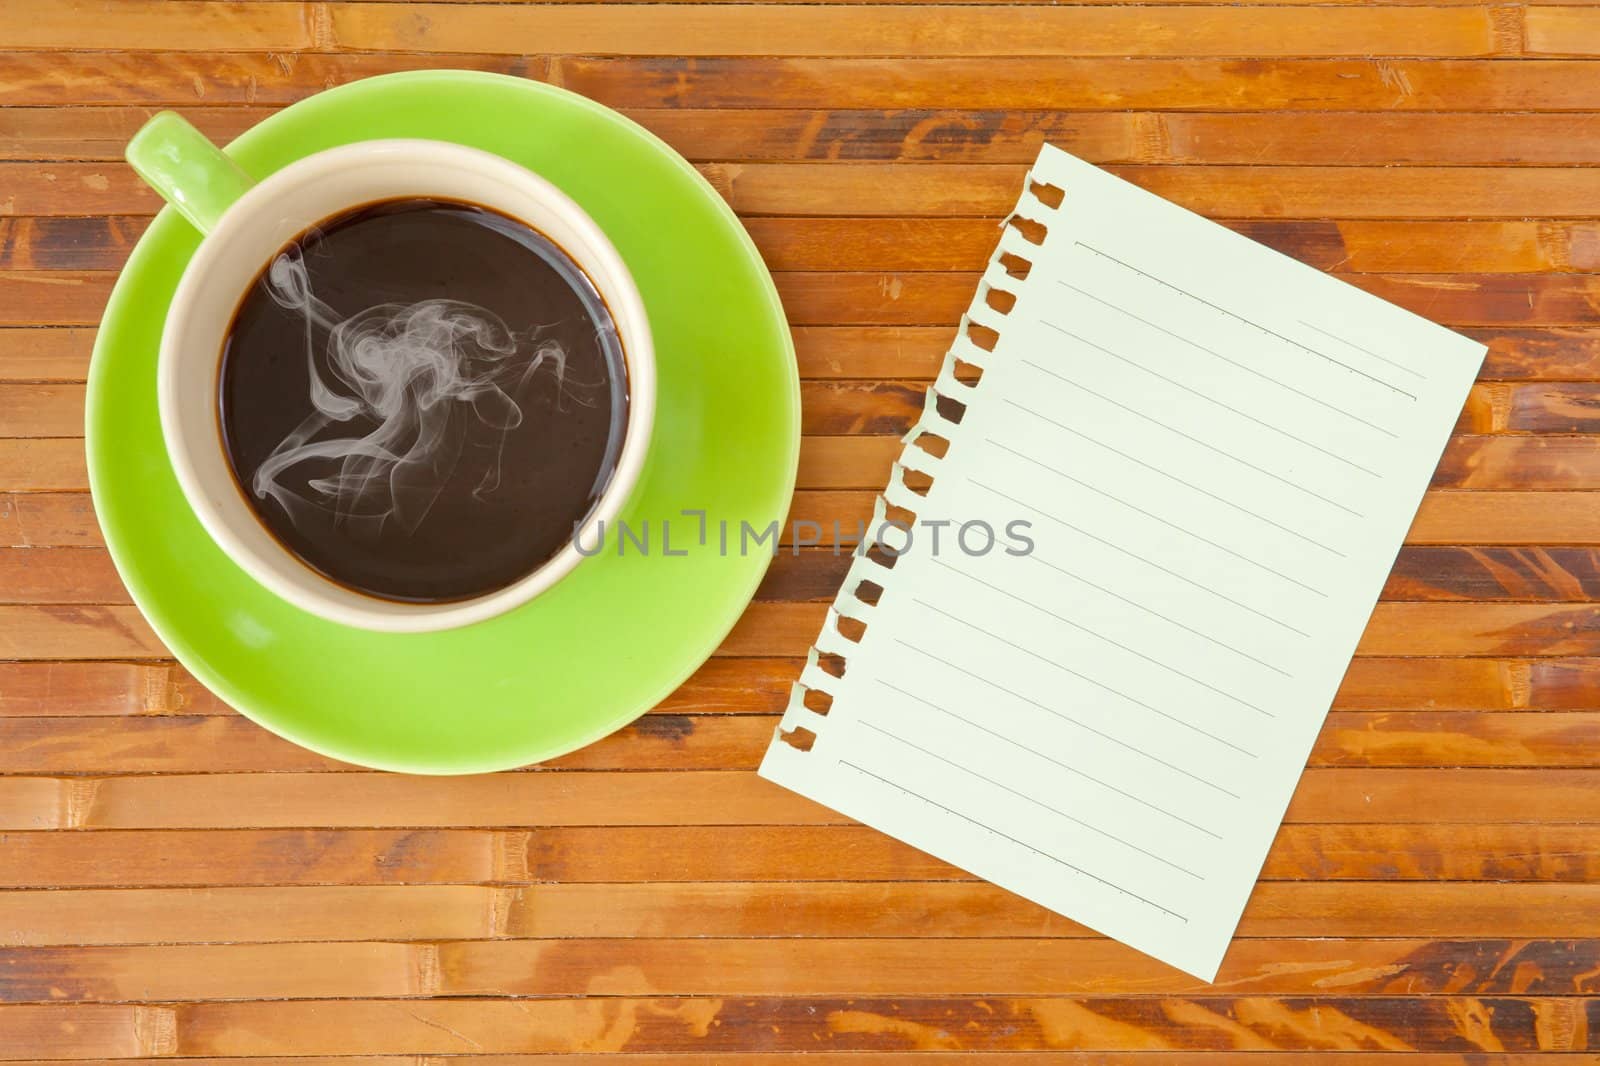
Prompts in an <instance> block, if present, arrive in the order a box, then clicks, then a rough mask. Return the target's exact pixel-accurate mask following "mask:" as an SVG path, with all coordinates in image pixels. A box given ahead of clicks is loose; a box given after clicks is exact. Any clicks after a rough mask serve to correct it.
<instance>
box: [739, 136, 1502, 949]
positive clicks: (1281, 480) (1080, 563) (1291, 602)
mask: <svg viewBox="0 0 1600 1066" xmlns="http://www.w3.org/2000/svg"><path fill="white" fill-rule="evenodd" d="M1052 205H1055V206H1052ZM1041 228H1042V235H1041ZM1024 274H1025V277H1020V276H1019V275H1024ZM1007 308H1009V310H1007ZM1483 354H1484V348H1483V346H1482V345H1479V344H1477V343H1475V342H1473V341H1471V340H1468V339H1466V338H1464V337H1461V336H1459V335H1457V334H1454V333H1451V332H1449V331H1447V330H1445V329H1442V328H1440V327H1438V326H1436V325H1433V324H1432V323H1429V322H1427V321H1425V320H1423V319H1421V318H1418V317H1416V316H1415V315H1412V314H1410V313H1409V312H1406V311H1403V310H1400V309H1399V308H1396V307H1394V306H1392V305H1390V304H1387V303H1385V302H1383V301H1381V300H1379V299H1377V298H1375V297H1372V296H1369V295H1367V294H1366V293H1363V292H1361V291H1359V290H1357V289H1355V288H1352V287H1350V286H1348V285H1345V284H1344V283H1342V282H1339V281H1337V280H1334V279H1332V278H1330V277H1328V276H1326V275H1324V274H1322V273H1320V272H1319V271H1316V270H1314V269H1311V268H1309V267H1307V266H1304V265H1302V264H1300V263H1297V262H1295V261H1293V260H1291V259H1289V258H1287V257H1285V256H1282V255H1280V254H1278V253H1276V252H1273V251H1271V250H1269V249H1267V248H1265V247H1263V246H1261V245H1258V244H1256V243H1254V242H1252V241H1250V240H1247V239H1246V238H1243V237H1241V236H1239V235H1237V234H1235V233H1233V232H1231V231H1229V230H1227V229H1224V228H1223V227H1221V226H1218V225H1216V224H1214V223H1211V222H1209V221H1206V220H1205V219H1202V218H1200V217H1199V216H1197V215H1194V214H1191V213H1189V212H1187V211H1185V210H1183V209H1181V208H1179V207H1177V206H1175V205H1173V204H1170V203H1168V202H1166V201H1164V200H1162V199H1160V198H1158V197H1156V196H1153V195H1151V194H1149V193H1146V192H1144V191H1142V190H1140V189H1138V188H1137V187H1135V186H1133V185H1130V184H1128V183H1126V182H1123V181H1121V180H1120V179H1117V178H1115V177H1113V176H1111V175H1109V174H1107V173H1105V172H1104V171H1101V170H1099V169H1098V168H1096V167H1093V166H1091V165H1089V164H1087V163H1084V162H1083V161H1081V160H1078V159H1076V158H1074V157H1072V156H1070V155H1068V154H1066V153H1065V152H1061V151H1059V150H1056V149H1054V148H1050V147H1046V148H1045V149H1044V151H1043V152H1042V153H1041V154H1040V156H1039V159H1038V161H1037V162H1036V163H1035V165H1034V168H1033V171H1032V174H1031V175H1030V178H1029V180H1028V185H1027V188H1026V190H1025V191H1024V193H1023V195H1022V198H1021V200H1020V202H1019V204H1018V207H1017V212H1016V214H1015V216H1014V224H1012V225H1008V226H1007V227H1006V228H1005V229H1004V230H1003V231H1002V236H1001V239H1000V244H999V248H998V250H997V251H996V253H995V257H994V259H993V260H992V261H991V263H990V265H989V268H988V270H987V272H986V274H985V277H984V281H983V283H982V285H981V286H980V289H979V293H978V296H977V298H976V299H975V300H974V301H973V304H972V308H971V310H970V311H969V314H968V316H967V318H966V319H965V320H964V321H963V324H962V328H961V331H960V336H959V339H958V340H957V342H956V345H955V347H954V349H953V350H952V352H951V356H950V358H949V359H948V360H947V362H946V366H945V368H944V370H943V372H942V373H941V376H940V378H939V380H938V382H937V384H936V385H935V386H934V390H932V391H931V392H930V394H929V403H928V409H927V411H926V413H925V415H924V417H923V419H922V420H921V421H920V422H919V424H918V426H917V427H916V428H915V429H914V430H913V431H912V432H911V434H909V435H908V437H907V447H906V449H905V451H904V454H903V456H902V459H901V461H900V463H899V464H897V466H896V468H895V471H894V474H893V476H892V477H891V481H890V485H889V488H888V490H887V492H886V493H885V496H886V499H887V502H888V504H890V505H891V506H892V508H899V509H904V512H909V513H910V514H911V515H914V521H913V522H912V525H911V539H910V543H909V546H906V545H905V542H904V539H903V537H902V536H901V535H900V534H899V533H898V532H897V531H895V530H893V529H888V530H887V531H886V532H885V533H884V535H883V537H882V541H883V544H884V546H887V547H890V548H893V547H905V548H906V550H905V551H904V553H903V554H901V555H899V556H898V557H897V558H894V559H893V566H892V568H890V567H886V566H885V565H883V563H882V562H880V561H877V560H878V559H884V558H885V556H886V553H885V552H884V551H883V550H882V548H881V547H880V549H879V550H878V551H876V552H873V553H870V555H869V553H868V552H866V551H865V550H863V551H862V552H861V553H858V556H857V558H856V559H855V561H854V562H853V564H852V567H851V570H850V574H849V577H848V579H847V581H846V583H845V586H844V589H843V590H842V591H841V593H840V596H839V598H838V600H837V601H836V602H835V604H834V607H833V609H832V610H831V611H830V614H829V621H828V624H827V625H826V626H825V628H824V631H823V633H822V634H821V636H820V637H819V639H818V642H817V648H816V650H815V651H814V652H813V654H812V657H811V661H810V663H809V664H808V666H807V667H806V669H805V671H804V673H803V675H802V677H801V679H800V682H801V683H800V685H799V686H798V687H797V689H796V694H795V698H794V700H793V702H792V704H791V707H790V709H789V711H788V712H787V713H786V715H785V717H784V721H783V724H782V727H781V729H780V731H779V735H778V737H777V738H775V740H774V742H773V744H772V746H771V748H770V749H769V751H768V754H767V756H766V759H765V761H764V762H763V764H762V767H761V773H762V774H763V776H765V777H767V778H770V779H771V780H773V781H776V782H778V783H780V784H783V785H786V786H788V787H790V788H793V789H795V790H797V791H799V792H802V793H804V794H806V795H808V796H810V797H812V798H814V799H816V800H818V801H820V802H822V803H825V804H827V805H828V806H831V807H833V808H835V809H837V810H839V811H841V812H843V813H845V814H847V815H850V816H852V817H854V818H857V819H859V820H860V821H863V822H865V823H867V824H869V825H872V826H876V827H877V828H879V829H881V830H883V831H884V832H887V833H889V834H891V835H893V836H895V837H898V838H900V839H902V840H905V841H907V842H909V843H911V844H913V845H915V846H917V847H919V848H921V849H923V850H925V851H927V852H929V853H931V854H933V855H936V856H938V857H940V858H942V859H944V860H946V861H949V862H951V863H953V864H955V865H957V866H960V867H962V868H963V869H966V870H968V871H971V872H972V873H974V874H977V875H979V876H981V877H984V878H987V879H989V880H991V881H993V882H995V883H996V884H998V885H1001V886H1003V887H1005V888H1008V889H1010V890H1012V891H1014V892H1017V893H1019V894H1021V895H1023V896H1026V897H1028V898H1029V899H1032V900H1035V901H1037V902H1039V903H1042V904H1044V905H1045V906H1047V907H1049V908H1051V909H1053V910H1056V911H1059V912H1060V913H1062V914H1064V915H1067V916H1068V917H1071V918H1073V919H1076V920H1078V921H1081V922H1083V923H1084V924H1086V925H1088V926H1090V927H1092V928H1094V929H1096V930H1099V931H1101V932H1103V933H1106V934H1108V935H1110V936H1113V937H1116V938H1117V939H1120V940H1122V941H1124V942H1126V943H1128V944H1130V945H1132V946H1134V947H1136V948H1138V949H1140V950H1142V951H1145V952H1148V953H1149V954H1151V955H1154V956H1156V957H1158V958H1160V959H1163V960H1165V961H1167V962H1169V963H1171V964H1173V965H1174V966H1177V967H1179V968H1180V969H1182V970H1185V971H1187V972H1189V973H1191V974H1194V975H1197V976H1200V977H1203V978H1206V979H1208V980H1209V979H1212V978H1213V977H1214V975H1215V973H1216V971H1217V968H1218V966H1219V964H1220V962H1221V960H1222V956H1223V953H1224V951H1225V949H1226V947H1227V944H1228V941H1229V939H1230V937H1231V936H1232V934H1233V930H1234V928H1235V926H1236V925H1237V924H1238V920H1239V916H1240V914H1241V912H1242V910H1243V908H1244V904H1245V902H1246V900H1247V898H1248V896H1249V893H1250V890H1251V887H1252V885H1253V884H1254V881H1255V878H1256V875H1257V873H1258V872H1259V870H1260V868H1261V864H1262V862H1263V860H1264V858H1265V856H1266V852H1267V848H1268V847H1269V845H1270V844H1271V841H1272V838H1273V835H1274V834H1275V832H1276V830H1277V827H1278V824H1279V822H1280V820H1281V819H1282V816H1283V812H1284V809H1285V807H1286V805H1287V803H1288V800H1289V797H1290V794H1291V792H1292V791H1293V789H1294V786H1295V782H1296V780H1297V779H1298V776H1299V773H1300V770H1301V768H1302V767H1303V766H1304V764H1305V761H1306V757H1307V755H1308V754H1309V752H1310V750H1311V746H1312V744H1313V742H1314V740H1315V738H1316V734H1317V730H1318V728H1319V727H1320V726H1321V723H1322V720H1323V717H1324V715H1325V714H1326V712H1327V709H1328V706H1329V704H1330V703H1331V702H1332V699H1333V696H1334V692H1335V690H1336V689H1337V687H1338V684H1339V681H1340V678H1341V677H1342V675H1343V674H1344V671H1345V668H1346V667H1347V665H1348V664H1349V660H1350V657H1351V655H1352V654H1353V652H1354V650H1355V647H1356V643H1357V640H1358V639H1359V637H1360V635H1361V631H1362V629H1363V627H1364V626H1365V624H1366V621H1367V618H1368V616H1369V614H1370V613H1371V611H1372V607H1373V604H1374V603H1375V602H1376V600H1377V597H1378V593H1379V591H1380V589H1381V588H1382V585H1383V582H1384V579H1385V577H1386V575H1387V573H1388V571H1389V568H1390V566H1391V564H1392V563H1393V560H1394V557H1395V554H1396V552H1397V551H1398V550H1399V547H1400V544H1401V541H1402V539H1403V538H1404V535H1405V532H1406V529H1407V527H1408V525H1409V524H1410V522H1411V519H1412V516H1413V515H1414V513H1415V511H1416V508H1417V505H1418V503H1419V501H1420V500H1421V497H1422V493H1423V491H1424V489H1425V488H1426V486H1427V483H1428V479H1429V476H1430V474H1431V473H1432V471H1433V468H1434V466H1435V464H1436V463H1437V462H1438V459H1439V455H1440V452H1441V450H1442V449H1443V447H1444V444H1445V442H1446V440H1447V438H1448V436H1449V433H1450V430H1451V427H1452V425H1453V424H1454V422H1455V420H1456V417H1457V415H1458V413H1459V412H1460V410H1461V406H1462V403H1463V402H1464V400H1465V398H1466V395H1467V390H1468V389H1469V387H1470V386H1471V383H1472V381H1473V378H1474V377H1475V375H1476V373H1477V369H1478V366H1479V364H1480V362H1481V361H1482V358H1483ZM961 364H971V366H972V367H975V368H977V370H978V371H980V372H981V373H980V376H979V377H978V380H977V381H976V383H975V384H968V383H967V382H969V381H970V380H971V377H972V374H971V373H966V372H962V373H959V374H958V371H964V370H965V369H966V368H964V367H962V366H961ZM940 397H943V400H942V401H941V399H940ZM962 408H964V410H963V409H962ZM949 416H958V419H959V420H958V421H952V420H951V418H950V417H949ZM941 453H942V458H941V457H940V454H941ZM908 471H916V472H919V473H921V474H925V475H927V477H926V478H919V477H917V476H915V475H911V476H909V477H908V473H907V472H908ZM930 482H931V483H930ZM913 485H915V486H918V488H921V489H922V491H921V492H919V491H917V489H915V488H913V487H912V486H913ZM924 493H925V494H924ZM880 513H881V514H888V515H896V514H901V513H902V512H901V511H899V510H890V511H887V512H883V511H882V509H881V508H880ZM940 523H947V524H945V525H940ZM980 523H981V524H980ZM1018 523H1021V524H1020V525H1019V524H1018ZM963 526H966V534H967V535H966V536H965V538H964V539H961V538H958V536H957V534H958V532H959V531H960V530H961V528H962V527H963ZM985 527H987V528H988V529H992V530H994V531H995V543H994V545H993V546H992V548H990V549H989V550H987V551H982V550H980V549H982V548H983V547H984V546H985V543H986V538H985V536H984V532H983V530H984V528H985ZM1008 529H1011V530H1016V531H1019V532H1021V533H1022V534H1023V536H1024V537H1026V538H1027V539H1028V540H1031V542H1032V550H1031V551H1027V550H1025V547H1026V546H1025V545H1024V544H1022V543H1021V541H1020V540H1019V539H1017V538H1013V537H1010V536H1008V535H1007V530H1008ZM930 533H936V534H937V535H938V540H939V543H938V545H937V548H935V546H934V545H933V543H932V541H931V537H930ZM873 556H875V557H876V558H874V557H873ZM885 561H886V560H885ZM863 627H864V628H863ZM847 634H848V635H847ZM852 637H854V638H858V639H852ZM836 675H842V676H836ZM819 710H820V711H822V712H824V713H818V711H819Z"/></svg>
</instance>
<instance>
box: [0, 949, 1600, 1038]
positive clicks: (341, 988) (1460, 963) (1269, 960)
mask: <svg viewBox="0 0 1600 1066" xmlns="http://www.w3.org/2000/svg"><path fill="white" fill-rule="evenodd" d="M1285 957H1293V958H1295V959H1297V960H1301V964H1300V965H1296V966H1292V967H1290V966H1284V965H1282V960H1283V959H1284V958H1285ZM0 959H3V960H4V962H3V963H0V965H5V966H6V972H7V974H8V978H9V979H8V983H7V987H6V990H5V999H6V1001H7V1002H13V1003H21V1002H30V1001H35V1002H50V1001H52V1000H53V1001H55V1002H62V1001H63V1000H65V1001H67V1002H137V1001H141V1000H142V1001H155V1002H171V1001H175V1000H214V999H278V998H296V997H313V998H316V997H328V998H345V997H361V998H379V997H391V996H392V997H409V996H418V995H440V994H443V995H469V994H471V995H506V994H515V995H520V996H560V995H567V994H570V993H571V991H572V989H575V988H596V987H603V988H604V989H605V991H606V992H608V993H609V994H612V995H646V996H650V995H657V996H666V995H673V996H679V995H719V996H726V995H732V996H739V995H745V996H748V995H760V994H765V995H793V996H827V995H910V996H917V995H941V994H943V995H963V994H972V995H1061V994H1074V993H1077V994H1084V993H1098V994H1112V995H1118V994H1143V995H1149V994H1157V995H1161V994H1166V995H1170V994H1175V993H1190V994H1203V993H1205V992H1206V991H1208V986H1207V985H1205V984H1204V983H1203V982H1200V981H1197V980H1195V979H1194V978H1190V977H1186V976H1184V975H1182V974H1180V973H1178V972H1177V971H1175V970H1173V969H1171V968H1170V967H1166V966H1163V965H1161V964H1160V963H1157V962H1155V961H1153V960H1151V959H1149V958H1148V957H1146V956H1142V955H1139V954H1138V953H1136V952H1133V951H1130V950H1128V949H1127V948H1125V947H1123V946H1121V945H1119V944H1114V943H1110V942H1108V941H1105V940H1090V939H1078V940H1074V939H1056V940H1048V939H1045V940H1029V939H1009V940H986V939H981V938H973V939H966V940H957V939H938V940H909V941H896V940H850V939H844V940H812V939H771V940H763V939H744V940H739V939H725V940H689V939H679V940H655V939H652V940H636V941H625V940H568V941H540V940H502V941H450V942H446V943H443V944H438V945H432V944H398V943H374V942H359V943H355V942H350V943H338V942H332V943H305V944H236V945H225V946H224V945H162V946H148V947H147V946H106V947H87V948H13V949H9V950H4V949H0ZM1597 961H1600V944H1597V943H1596V942H1594V941H1587V940H1580V941H1551V940H1536V941H1532V942H1523V943H1514V942H1510V941H1504V940H1490V941H1482V940H1466V941H1459V940H1457V941H1452V940H1419V939H1411V940H1390V941H1356V940H1336V939H1331V938H1330V939H1322V940H1244V941H1241V942H1240V943H1239V944H1237V945H1236V946H1235V947H1234V949H1233V950H1232V951H1231V952H1230V953H1229V956H1228V959H1227V962H1226V963H1225V964H1224V967H1223V971H1222V973H1221V974H1220V975H1219V983H1220V984H1221V985H1222V986H1223V987H1224V988H1226V989H1227V990H1228V991H1229V992H1231V993H1234V994H1256V995H1262V994H1267V995H1317V994H1324V993H1325V992H1326V990H1327V989H1329V988H1337V989H1338V993H1339V995H1341V996H1360V995H1385V994H1396V993H1398V994H1403V995H1413V996H1415V995H1421V994H1428V993H1435V994H1437V993H1448V994H1455V995H1507V994H1511V995H1540V996H1561V995H1593V994H1594V992H1595V978H1594V974H1593V973H1592V972H1590V971H1592V970H1593V968H1594V966H1595V964H1596V962H1597ZM649 1061H650V1062H651V1063H652V1066H655V1064H656V1063H658V1061H659V1060H657V1059H655V1058H652V1059H650V1060H649ZM708 1061H720V1060H708ZM1158 1061H1165V1060H1158ZM1251 1061H1257V1060H1256V1058H1255V1057H1254V1056H1253V1057H1252V1059H1251ZM1363 1061H1370V1058H1368V1059H1364V1060H1363ZM1495 1061H1496V1063H1502V1062H1504V1061H1505V1060H1503V1059H1500V1058H1497V1059H1496V1060H1495ZM848 1062H849V1063H850V1066H860V1059H859V1058H858V1057H852V1058H850V1059H849V1060H848ZM891 1066H892V1064H891Z"/></svg>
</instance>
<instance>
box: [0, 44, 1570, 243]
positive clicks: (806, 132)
mask: <svg viewBox="0 0 1600 1066" xmlns="http://www.w3.org/2000/svg"><path fill="white" fill-rule="evenodd" d="M323 58H331V57H323ZM278 110H279V108H278V107H264V106H253V105H250V104H246V105H242V106H230V107H214V106H190V107H185V108H184V117H185V118H187V119H188V120H189V121H190V122H192V123H193V124H194V125H195V126H197V127H198V128H199V129H200V130H201V131H202V132H204V133H205V134H206V135H207V136H208V137H211V138H212V139H214V140H217V141H219V142H222V143H226V142H227V141H230V140H232V139H233V138H234V137H236V136H238V135H239V134H240V133H242V132H244V131H245V130H247V129H249V128H250V127H251V126H253V125H255V124H256V123H257V122H260V121H261V120H263V119H265V118H267V117H269V116H270V115H272V114H274V113H276V112H277V111H278ZM153 111H154V109H153V108H151V107H129V106H101V107H49V106H42V107H30V108H25V109H24V108H14V109H11V110H9V111H7V112H6V113H4V114H0V159H5V160H14V161H38V162H46V161H50V162H53V161H61V160H83V161H115V160H120V159H121V158H122V150H123V146H124V145H126V144H127V142H128V139H129V138H130V137H132V136H133V134H134V132H135V131H136V130H137V129H138V128H139V127H140V126H141V125H142V124H143V123H144V122H145V120H146V119H148V118H149V117H150V115H151V114H152V113H153ZM623 113H624V114H626V115H627V116H628V117H629V118H631V119H633V120H634V121H635V122H638V123H640V124H641V125H643V126H645V127H646V128H647V129H649V130H650V131H651V132H653V133H655V134H656V135H657V136H659V137H661V138H662V139H664V140H666V141H668V142H669V143H671V144H672V146H673V147H674V148H675V149H677V150H678V151H679V152H681V153H682V154H683V155H684V156H685V157H686V158H688V159H690V160H692V161H694V162H716V161H733V162H802V161H806V160H824V159H827V160H840V161H858V162H867V161H881V162H891V161H902V162H911V161H922V162H938V163H1031V162H1032V161H1033V157H1034V156H1035V155H1037V154H1038V151H1039V146H1040V144H1042V143H1043V142H1045V141H1047V140H1048V141H1049V142H1050V143H1052V144H1055V145H1058V146H1059V147H1062V148H1065V149H1067V150H1068V151H1070V152H1072V153H1074V154H1075V155H1079V156H1082V157H1083V158H1085V159H1089V160H1092V161H1094V162H1096V163H1236V164H1249V163H1256V162H1259V161H1260V160H1262V159H1263V158H1264V157H1266V158H1271V159H1272V160H1273V161H1274V162H1276V163H1280V164H1308V165H1318V164H1325V165H1332V166H1359V165H1373V164H1404V163H1414V164H1439V163H1500V164H1535V165H1555V164H1592V163H1595V162H1596V161H1597V159H1600V136H1597V134H1596V132H1595V130H1596V127H1595V115H1594V113H1592V112H1575V113H1567V114H1539V113H1522V114H1473V113H1455V112H1445V113H1439V114H1404V113H1398V114H1373V113H1371V112H1362V111H1347V112H1340V111H1325V112H1322V113H1319V114H1315V115H1312V114H1296V113H1284V112H1244V113H1232V114H1230V113H1227V112H1204V113H1200V112H1196V113H1189V114H1183V113H1174V112H1165V111H1125V112H1083V111H1050V110H1014V111H1013V110H1000V109H990V110H979V111H973V110H958V109H955V108H945V109H937V108H895V109H883V108H876V109H869V108H838V109H829V110H806V109H785V108H761V109H754V108H692V107H686V108H668V107H633V108H628V109H626V110H624V112H623ZM1453 225H1455V226H1457V227H1458V228H1461V229H1468V228H1469V227H1467V226H1461V225H1460V224H1453ZM1438 228H1440V229H1445V228H1450V227H1447V226H1443V225H1441V226H1439V227H1438Z"/></svg>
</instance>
